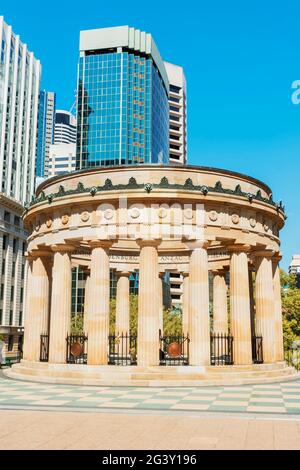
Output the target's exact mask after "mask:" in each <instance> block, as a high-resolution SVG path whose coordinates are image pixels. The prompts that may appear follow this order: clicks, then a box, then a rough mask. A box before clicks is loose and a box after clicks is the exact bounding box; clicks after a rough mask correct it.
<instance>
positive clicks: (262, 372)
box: [5, 361, 300, 387]
mask: <svg viewBox="0 0 300 470" xmlns="http://www.w3.org/2000/svg"><path fill="white" fill-rule="evenodd" d="M38 364H39V363H36V364H35V367H30V366H31V365H32V363H29V362H25V361H23V362H21V363H20V364H16V365H15V366H13V367H12V368H11V369H7V370H6V371H5V373H6V375H7V376H9V377H11V378H15V379H21V380H30V381H38V382H51V383H65V384H84V385H99V386H101V385H102V386H114V385H115V386H153V387H154V386H210V385H215V386H222V385H242V384H252V383H253V384H254V383H272V382H280V381H287V380H296V379H299V378H300V374H299V373H297V372H296V370H295V369H294V368H293V367H287V366H286V365H285V364H281V369H278V368H277V367H276V368H274V369H273V370H272V368H271V367H269V368H268V369H266V368H263V367H261V366H260V367H259V366H258V367H257V366H255V367H253V368H252V370H243V371H242V370H237V369H233V370H232V371H231V372H230V373H228V372H227V367H226V366H223V367H215V368H210V367H209V368H207V369H205V368H201V372H200V370H199V372H198V373H195V370H194V368H190V367H181V368H175V367H174V368H173V373H172V370H170V369H172V367H168V370H167V369H166V368H164V367H161V368H160V369H158V368H151V370H149V369H147V370H144V371H142V370H141V368H138V370H137V369H136V368H135V367H121V366H119V367H118V366H84V365H66V364H61V365H54V364H49V365H47V364H45V363H44V364H41V366H40V367H38ZM157 369H158V370H157ZM195 369H197V368H195Z"/></svg>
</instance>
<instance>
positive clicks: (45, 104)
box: [36, 90, 56, 178]
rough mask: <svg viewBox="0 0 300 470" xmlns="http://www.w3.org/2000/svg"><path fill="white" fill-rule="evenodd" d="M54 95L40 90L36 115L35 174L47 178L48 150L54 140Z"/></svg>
mask: <svg viewBox="0 0 300 470" xmlns="http://www.w3.org/2000/svg"><path fill="white" fill-rule="evenodd" d="M55 102H56V95H55V93H53V92H51V91H45V90H42V91H41V92H40V102H39V117H38V142H37V157H36V176H37V177H38V178H44V177H45V178H47V177H48V169H49V150H50V145H52V144H53V142H54V122H55V105H56V104H55Z"/></svg>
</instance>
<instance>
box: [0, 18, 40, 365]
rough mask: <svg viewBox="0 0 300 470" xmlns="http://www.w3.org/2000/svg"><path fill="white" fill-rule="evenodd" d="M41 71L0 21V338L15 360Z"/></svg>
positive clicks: (20, 334) (20, 330)
mask: <svg viewBox="0 0 300 470" xmlns="http://www.w3.org/2000/svg"><path fill="white" fill-rule="evenodd" d="M40 75H41V65H40V62H39V60H37V59H35V57H34V55H33V53H32V52H29V51H28V48H27V45H26V44H23V43H22V42H21V40H20V37H19V36H18V35H17V34H15V33H14V32H13V31H12V28H11V26H9V25H7V24H6V23H5V22H4V18H3V16H0V337H1V339H3V340H4V348H3V351H2V352H3V355H4V356H5V358H6V359H7V360H8V359H9V360H17V359H18V358H19V357H20V352H21V349H22V338H23V322H24V303H25V302H24V301H25V299H24V289H25V286H24V282H25V271H26V270H25V250H26V238H27V233H26V232H25V230H24V227H23V221H22V213H23V210H24V207H23V205H24V203H25V202H26V201H29V200H30V199H31V196H32V195H33V192H34V185H35V164H36V149H37V127H38V126H37V120H38V105H39V90H40Z"/></svg>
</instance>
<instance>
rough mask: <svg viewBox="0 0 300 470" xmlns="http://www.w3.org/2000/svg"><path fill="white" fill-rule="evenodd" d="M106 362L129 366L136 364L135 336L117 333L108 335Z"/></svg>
mask: <svg viewBox="0 0 300 470" xmlns="http://www.w3.org/2000/svg"><path fill="white" fill-rule="evenodd" d="M108 348H109V350H108V364H110V365H117V366H131V365H135V364H136V351H137V337H136V336H135V335H129V334H127V333H125V334H124V333H117V334H116V335H110V336H109V337H108Z"/></svg>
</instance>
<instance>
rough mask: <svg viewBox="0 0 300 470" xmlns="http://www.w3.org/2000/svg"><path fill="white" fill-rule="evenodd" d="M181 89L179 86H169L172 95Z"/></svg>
mask: <svg viewBox="0 0 300 470" xmlns="http://www.w3.org/2000/svg"><path fill="white" fill-rule="evenodd" d="M180 90H181V88H180V87H179V86H175V85H170V91H172V92H173V93H180Z"/></svg>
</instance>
